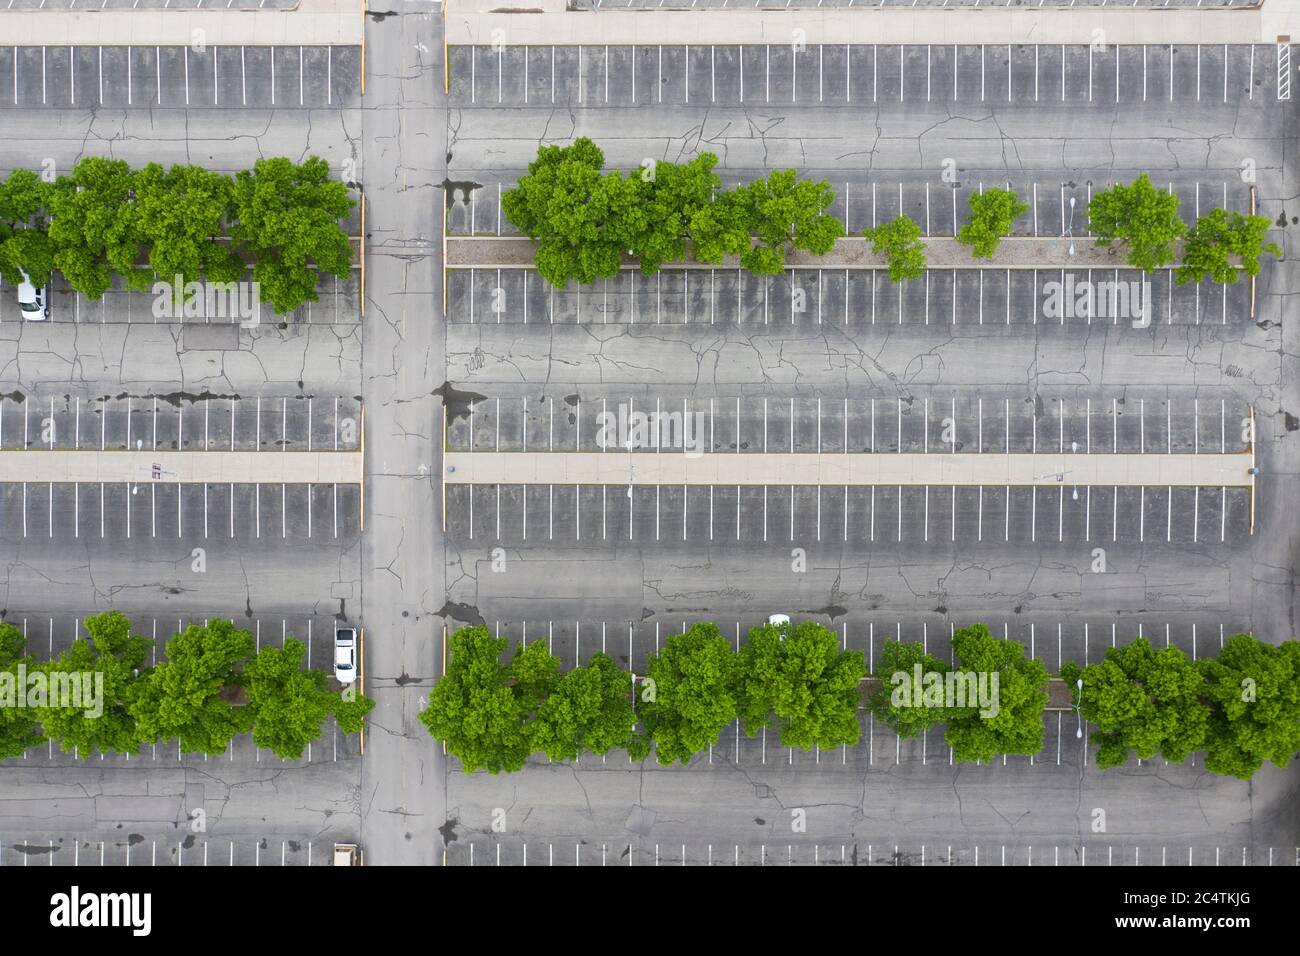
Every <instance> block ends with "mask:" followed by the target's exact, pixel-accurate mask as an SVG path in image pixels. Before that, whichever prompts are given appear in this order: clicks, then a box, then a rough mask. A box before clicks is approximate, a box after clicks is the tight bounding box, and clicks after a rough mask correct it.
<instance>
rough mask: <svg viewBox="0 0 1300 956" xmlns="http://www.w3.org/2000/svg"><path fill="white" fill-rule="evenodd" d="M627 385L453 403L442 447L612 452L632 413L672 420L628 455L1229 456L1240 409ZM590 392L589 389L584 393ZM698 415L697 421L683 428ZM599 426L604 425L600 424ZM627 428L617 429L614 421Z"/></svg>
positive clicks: (1124, 394)
mask: <svg viewBox="0 0 1300 956" xmlns="http://www.w3.org/2000/svg"><path fill="white" fill-rule="evenodd" d="M674 391H675V392H676V393H675V394H674V393H672V392H670V393H668V394H664V392H663V391H660V390H655V389H643V388H640V387H637V388H630V387H629V389H628V390H627V391H624V392H622V393H621V394H620V393H619V392H617V391H611V390H608V389H600V390H587V389H584V390H582V391H581V392H574V393H573V394H569V395H565V396H562V397H560V398H559V399H558V400H557V399H556V398H554V397H550V396H547V397H545V398H543V399H538V398H537V397H534V396H525V395H520V396H516V397H514V398H504V399H503V398H490V399H487V400H474V399H470V400H469V401H467V402H466V403H465V405H464V407H459V406H458V407H456V408H455V409H453V414H452V416H451V418H450V420H449V423H448V426H447V447H448V448H450V449H453V450H456V451H473V450H475V449H479V450H484V451H543V450H545V451H620V450H623V449H625V448H626V447H627V445H626V437H625V436H624V435H623V434H622V433H621V432H619V431H618V430H617V428H616V427H615V426H616V425H617V422H618V421H619V420H620V419H626V420H629V421H630V420H632V418H634V417H635V416H637V415H638V414H639V415H641V416H651V417H654V418H664V419H666V418H667V417H668V416H672V418H673V421H672V423H671V427H669V423H668V422H667V421H665V422H664V424H663V425H661V429H660V431H659V432H656V431H655V430H654V429H653V428H647V429H646V430H645V434H646V436H647V439H646V443H645V444H642V443H641V439H640V438H639V437H637V436H635V435H632V436H630V437H632V438H633V441H634V442H635V444H634V445H633V448H634V450H636V451H649V452H653V451H663V452H665V453H680V452H681V450H682V443H683V437H682V433H683V428H682V425H683V422H684V421H686V419H688V418H689V419H691V421H686V424H688V425H693V426H694V427H693V434H694V438H695V441H696V442H697V443H698V444H697V445H696V447H695V449H694V450H698V451H702V452H720V453H725V452H746V453H750V454H758V453H767V452H842V451H849V452H881V453H887V452H949V453H955V452H963V451H965V452H971V451H977V452H1001V453H1011V452H1061V453H1065V452H1071V453H1073V452H1082V453H1089V452H1111V453H1119V452H1141V453H1146V452H1152V453H1160V452H1163V453H1166V454H1173V453H1175V452H1193V453H1197V452H1204V453H1214V452H1220V453H1222V452H1229V451H1232V452H1236V451H1242V450H1244V449H1245V448H1246V447H1247V446H1246V444H1245V442H1244V441H1243V438H1244V437H1246V432H1245V429H1246V428H1247V426H1248V420H1249V408H1248V406H1247V405H1245V404H1244V403H1242V402H1241V400H1240V399H1239V398H1237V397H1236V396H1228V395H1223V396H1221V397H1216V398H1214V399H1211V398H1210V397H1209V395H1208V394H1197V393H1196V392H1195V391H1194V390H1190V389H1180V390H1164V389H1143V388H1137V387H1134V388H1126V389H1124V390H1122V391H1112V392H1110V393H1109V394H1108V393H1107V392H1106V390H1105V389H1101V390H1097V389H1091V388H1074V389H1068V390H1060V391H1056V392H1055V394H1053V393H1052V392H1047V393H1039V394H1034V395H1031V396H1026V395H1024V393H1023V390H1020V391H1017V390H1015V389H1011V388H1008V389H1006V390H1005V391H1004V392H1003V394H997V393H996V392H990V391H983V390H980V391H978V392H974V393H972V392H971V391H962V390H955V389H938V388H935V389H925V388H919V387H918V388H916V389H915V390H914V391H915V392H916V393H918V394H902V395H894V396H886V395H883V394H882V395H881V397H879V398H863V397H861V396H858V395H854V396H852V397H844V398H841V399H838V400H836V399H830V398H828V397H799V396H790V397H784V396H783V397H779V398H777V397H768V396H766V395H762V394H759V395H748V394H746V395H737V396H721V395H719V396H717V397H711V398H703V397H694V396H692V395H690V394H681V390H674ZM593 392H594V394H593ZM696 422H698V424H695V423H696ZM602 425H608V426H610V427H608V428H603V427H602ZM624 431H628V429H624Z"/></svg>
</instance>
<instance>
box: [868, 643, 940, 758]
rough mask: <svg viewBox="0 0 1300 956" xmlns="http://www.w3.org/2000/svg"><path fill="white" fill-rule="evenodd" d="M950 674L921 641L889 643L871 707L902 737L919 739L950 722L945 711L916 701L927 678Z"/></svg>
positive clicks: (879, 664) (878, 666)
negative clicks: (918, 735)
mask: <svg viewBox="0 0 1300 956" xmlns="http://www.w3.org/2000/svg"><path fill="white" fill-rule="evenodd" d="M918 665H919V666H920V668H921V670H920V675H921V676H920V679H919V680H918V679H917V677H916V673H917V671H916V667H917V666H918ZM947 673H948V665H947V664H945V663H944V662H943V661H941V660H939V659H938V658H935V657H931V656H930V655H929V654H927V653H926V652H925V650H924V648H923V646H922V644H921V642H920V641H912V642H907V643H903V642H900V641H885V645H884V647H882V648H881V651H880V659H879V661H877V662H876V671H875V674H874V675H873V676H874V677H875V678H876V679H877V680H878V681H879V682H880V686H879V687H878V688H877V689H876V690H875V691H874V692H873V693H872V695H871V699H870V701H869V702H868V704H867V706H868V708H869V709H870V710H871V712H872V713H873V714H875V715H876V717H877V718H878V719H879V720H881V721H882V722H883V723H884V724H885V725H886V726H888V727H889V728H890V729H891V730H893V731H894V733H896V734H898V736H900V737H903V738H904V739H906V738H908V737H915V736H916V735H917V734H919V733H921V732H922V731H923V730H928V729H929V728H931V727H933V726H934V725H935V724H941V723H943V722H944V720H946V719H947V714H948V712H947V711H946V710H945V709H944V708H943V707H931V706H924V704H923V702H922V701H921V700H917V699H916V698H917V694H918V693H920V692H921V691H922V690H923V689H924V687H925V684H926V676H925V675H927V674H938V675H939V677H940V678H942V677H943V676H944V675H945V674H947Z"/></svg>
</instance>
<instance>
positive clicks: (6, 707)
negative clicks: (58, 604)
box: [0, 623, 45, 760]
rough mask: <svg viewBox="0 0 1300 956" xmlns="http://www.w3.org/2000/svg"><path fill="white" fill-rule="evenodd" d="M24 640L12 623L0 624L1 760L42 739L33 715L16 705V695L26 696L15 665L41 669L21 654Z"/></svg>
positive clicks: (20, 754) (31, 669)
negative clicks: (23, 694)
mask: <svg viewBox="0 0 1300 956" xmlns="http://www.w3.org/2000/svg"><path fill="white" fill-rule="evenodd" d="M26 648H27V638H25V637H23V632H22V631H20V630H18V628H16V627H14V626H13V625H12V624H6V623H0V760H7V759H9V758H10V757H20V756H22V755H23V754H24V753H25V752H26V751H28V750H30V749H31V748H32V747H35V746H36V745H37V744H39V743H40V742H41V741H43V740H44V739H45V735H44V734H42V733H41V732H40V727H39V726H38V725H37V723H36V721H35V719H33V714H32V712H31V711H30V710H28V709H26V708H25V707H18V706H17V695H18V694H22V693H25V691H26V687H25V686H24V685H25V682H20V681H19V679H18V678H19V674H18V666H19V665H20V664H21V665H23V667H24V668H25V669H26V671H27V673H33V672H35V671H37V670H38V669H39V667H40V665H39V664H37V662H36V658H34V657H32V656H31V655H30V654H24V653H23V652H24V650H26Z"/></svg>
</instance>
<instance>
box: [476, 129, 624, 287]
mask: <svg viewBox="0 0 1300 956" xmlns="http://www.w3.org/2000/svg"><path fill="white" fill-rule="evenodd" d="M604 165H605V154H604V153H603V152H601V150H600V148H599V147H597V146H596V144H595V143H593V142H592V141H591V140H590V139H588V138H587V137H585V136H582V137H579V138H578V139H576V140H574V141H573V142H572V143H571V144H570V145H568V146H543V147H541V148H540V149H538V151H537V158H536V159H534V160H533V161H532V162H531V163H529V164H528V174H527V175H525V176H523V177H521V178H520V180H519V182H518V184H517V185H516V186H515V188H514V189H511V190H509V191H507V192H506V193H505V195H504V196H502V198H501V205H502V210H503V211H504V212H505V215H506V218H507V219H509V220H510V222H511V223H512V224H513V225H514V226H515V228H517V229H519V230H520V231H521V232H522V233H524V234H525V235H526V236H528V237H529V238H531V239H533V240H535V241H536V242H537V243H538V248H537V257H536V265H537V271H538V272H539V273H541V276H542V278H543V279H545V280H546V281H547V282H549V283H550V284H551V285H554V286H560V287H563V286H565V285H567V284H568V283H569V282H570V281H571V280H575V279H576V280H577V281H578V282H580V283H583V284H586V283H590V282H593V281H595V280H596V279H599V278H606V279H608V278H612V277H614V276H616V275H618V269H619V265H620V263H621V261H622V256H623V253H624V252H626V251H627V250H628V248H629V246H628V240H629V239H630V235H629V234H628V233H627V232H626V231H624V230H623V229H621V228H620V223H623V222H626V221H627V220H628V219H629V217H630V216H631V214H632V211H633V210H634V209H635V207H636V205H637V202H638V199H639V197H640V193H641V190H640V188H639V187H638V185H637V182H638V179H637V178H635V177H634V178H630V179H625V178H624V177H623V176H621V175H620V174H618V173H609V174H607V175H606V174H603V173H602V169H603V167H604Z"/></svg>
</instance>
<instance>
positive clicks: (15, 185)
mask: <svg viewBox="0 0 1300 956" xmlns="http://www.w3.org/2000/svg"><path fill="white" fill-rule="evenodd" d="M49 195H50V185H49V183H46V182H44V181H43V180H42V179H41V177H40V176H38V175H37V174H36V173H34V172H32V171H31V170H30V169H15V170H13V171H12V172H10V174H9V176H8V178H6V179H5V180H3V181H0V278H3V279H4V281H5V282H8V283H9V284H10V285H17V284H18V283H19V282H20V281H21V280H22V275H21V273H26V274H27V277H28V278H29V279H31V281H32V282H33V283H35V284H36V285H38V286H40V285H45V284H46V283H47V282H49V281H50V273H51V271H52V270H53V269H54V249H53V247H52V246H51V244H50V237H49V235H48V234H47V233H46V223H45V214H46V207H47V204H48V202H49Z"/></svg>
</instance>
